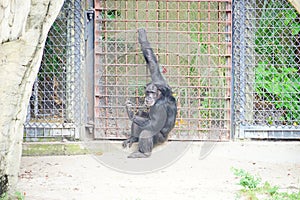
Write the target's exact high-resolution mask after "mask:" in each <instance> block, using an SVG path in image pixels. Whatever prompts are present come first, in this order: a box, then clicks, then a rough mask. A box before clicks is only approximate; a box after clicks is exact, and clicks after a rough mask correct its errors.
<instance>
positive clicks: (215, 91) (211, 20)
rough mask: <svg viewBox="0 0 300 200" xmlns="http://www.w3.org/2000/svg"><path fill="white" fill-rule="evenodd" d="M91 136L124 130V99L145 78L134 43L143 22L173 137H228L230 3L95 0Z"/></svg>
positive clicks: (134, 96) (140, 88) (137, 94)
mask: <svg viewBox="0 0 300 200" xmlns="http://www.w3.org/2000/svg"><path fill="white" fill-rule="evenodd" d="M95 10H96V14H95V118H96V119H95V137H96V138H120V137H125V136H126V135H127V134H129V133H130V121H129V120H128V117H127V114H126V110H125V102H126V100H127V99H129V100H131V102H135V104H136V105H137V106H136V107H137V109H139V108H142V107H143V101H144V99H143V98H144V97H143V96H144V86H145V85H146V83H148V82H150V80H151V79H150V77H149V75H150V73H149V72H148V71H147V70H146V65H145V61H144V58H143V56H142V54H141V50H140V46H139V44H138V41H137V29H138V28H145V29H146V30H147V32H148V39H149V41H150V42H151V44H152V48H153V50H154V52H155V54H156V56H157V57H158V60H159V62H160V64H161V71H162V73H163V75H164V77H165V78H166V79H167V81H168V83H169V85H170V86H171V87H172V89H173V92H174V96H175V97H176V99H177V104H178V113H177V121H176V127H175V129H174V130H173V131H172V135H171V138H173V139H207V140H209V139H212V140H226V139H229V137H230V102H231V98H230V93H231V89H230V88H231V1H229V0H214V1H203V0H201V1H193V0H190V1H188V0H185V1H179V0H170V1H152V0H149V1H140V0H139V1H137V0H134V1H132V0H127V1H116V0H102V1H95Z"/></svg>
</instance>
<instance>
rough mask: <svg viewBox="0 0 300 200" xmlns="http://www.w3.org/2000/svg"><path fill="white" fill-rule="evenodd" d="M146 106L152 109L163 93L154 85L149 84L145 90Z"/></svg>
mask: <svg viewBox="0 0 300 200" xmlns="http://www.w3.org/2000/svg"><path fill="white" fill-rule="evenodd" d="M145 95H146V96H145V105H146V106H147V107H151V106H153V105H154V104H155V102H156V101H157V100H158V99H159V98H160V95H161V92H160V90H159V89H158V88H157V87H156V85H154V84H153V83H148V84H147V85H146V89H145Z"/></svg>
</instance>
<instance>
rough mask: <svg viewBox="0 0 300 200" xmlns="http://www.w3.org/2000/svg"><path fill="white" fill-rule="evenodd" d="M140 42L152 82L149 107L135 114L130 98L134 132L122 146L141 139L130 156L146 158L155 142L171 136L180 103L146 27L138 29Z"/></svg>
mask: <svg viewBox="0 0 300 200" xmlns="http://www.w3.org/2000/svg"><path fill="white" fill-rule="evenodd" d="M138 33H139V43H140V44H141V48H142V51H143V55H144V58H145V60H146V63H147V66H148V68H149V70H150V73H151V79H152V82H151V83H149V84H147V86H146V91H145V92H146V97H145V105H146V106H147V107H148V109H149V111H148V112H145V111H139V112H138V113H137V114H136V115H134V112H133V111H132V107H133V106H132V104H131V103H130V102H127V104H126V109H127V113H128V117H129V119H130V120H131V121H132V125H131V136H130V138H129V139H127V140H125V141H124V142H123V147H126V146H127V145H129V147H131V145H132V143H134V142H139V144H138V151H136V152H134V153H132V154H130V155H129V156H128V157H129V158H146V157H149V156H150V155H151V152H152V148H153V146H154V145H155V144H159V143H163V142H164V141H166V140H167V139H168V134H169V132H170V131H171V130H172V129H173V128H174V125H175V120H176V114H177V106H176V100H175V98H174V97H173V96H172V91H171V88H170V87H169V86H168V85H167V83H166V81H165V79H164V78H163V76H162V74H161V73H160V71H159V65H158V62H157V59H156V57H155V55H154V53H153V50H152V48H151V46H150V43H149V42H148V40H147V36H146V31H145V29H139V30H138Z"/></svg>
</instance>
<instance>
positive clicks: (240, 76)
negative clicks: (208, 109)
mask: <svg viewBox="0 0 300 200" xmlns="http://www.w3.org/2000/svg"><path fill="white" fill-rule="evenodd" d="M233 5H234V7H233V14H234V20H233V22H234V23H233V30H234V32H233V55H234V56H233V68H234V70H235V73H234V78H235V85H234V87H235V90H234V91H235V93H234V95H235V97H234V106H233V107H234V110H235V113H234V114H235V116H234V120H233V122H234V124H233V128H234V131H235V133H236V134H235V137H236V138H258V139H259V138H261V139H299V138H300V121H297V116H298V115H300V114H299V112H300V111H299V110H289V109H287V108H282V107H279V106H278V105H279V104H280V102H284V101H285V100H284V99H282V98H280V97H276V98H275V95H273V96H274V97H272V98H273V100H271V101H270V100H268V99H266V98H265V99H263V100H262V99H259V100H257V99H256V98H257V95H261V94H262V95H264V96H266V95H269V93H271V94H272V92H273V91H274V90H275V89H276V88H275V89H272V90H271V91H261V90H259V89H258V86H257V85H258V84H265V85H267V84H270V83H271V84H272V83H273V85H275V84H278V85H281V84H282V85H283V84H288V83H290V84H295V85H297V84H298V85H299V84H300V83H299V79H298V82H297V81H296V82H285V80H283V81H282V83H278V82H272V81H267V79H268V78H269V77H267V76H264V75H263V74H262V73H260V71H259V70H258V69H259V68H258V67H259V66H260V64H261V63H263V62H266V61H264V60H265V59H266V58H265V57H267V56H269V57H270V55H268V54H267V52H264V53H263V54H261V53H259V50H260V49H259V48H261V46H259V45H261V43H260V40H261V41H266V42H265V44H263V45H262V46H263V48H265V49H266V48H269V51H271V50H273V51H274V49H277V48H278V49H279V47H280V48H289V47H288V45H287V44H285V43H288V42H290V41H293V40H297V37H299V33H298V36H297V35H294V36H292V35H291V34H290V33H285V32H283V33H282V34H281V37H282V38H284V39H282V40H279V39H277V37H278V36H276V34H278V33H277V32H276V31H277V29H276V28H277V26H280V28H281V29H285V28H286V27H288V26H292V25H291V24H293V23H296V24H297V23H298V26H299V24H300V21H299V20H298V21H297V20H296V18H297V16H294V15H295V13H296V10H295V9H294V8H293V7H292V5H291V4H290V3H289V2H288V1H285V0H277V1H274V0H250V1H249V0H240V1H235V2H234V4H233ZM266 5H272V6H274V7H270V8H268V7H266ZM275 6H278V7H275ZM264 11H265V13H266V12H270V13H271V14H268V13H267V14H265V13H264ZM272 12H273V14H272ZM280 12H283V13H289V14H291V13H294V14H291V16H286V15H284V14H281V15H279V14H278V13H280ZM275 17H276V18H275ZM293 17H295V19H293ZM298 18H299V14H298ZM262 20H273V21H274V23H273V24H275V25H273V26H271V27H267V28H268V30H269V31H270V32H271V33H273V34H272V35H269V36H268V37H263V36H264V35H259V33H261V32H262V31H264V28H265V27H264V26H267V25H265V24H262V23H261V21H262ZM280 20H281V23H280V22H278V21H280ZM287 20H290V21H287ZM277 23H278V24H277ZM259 31H261V32H259ZM263 34H264V32H263ZM278 35H279V34H278ZM276 39H277V40H276ZM269 40H273V41H275V42H276V43H271V44H269V43H268V41H269ZM278 40H279V42H278ZM279 45H281V46H279ZM290 48H293V46H290ZM265 49H264V50H265ZM275 56H278V57H280V56H281V57H284V56H285V57H287V56H289V55H288V54H287V53H285V52H280V51H279V52H277V55H275V54H274V55H273V57H275ZM296 58H297V56H296ZM273 59H274V58H273ZM299 60H300V58H299V57H298V61H295V62H297V64H298V65H299V64H300V61H299ZM269 65H270V67H269V66H263V67H265V68H264V70H265V71H268V74H269V76H272V77H275V76H276V74H277V73H280V72H279V69H281V68H288V67H290V68H293V67H294V68H296V66H295V65H293V64H290V63H284V64H282V63H279V61H277V62H276V61H274V62H273V63H272V65H271V64H269ZM271 66H274V67H273V68H271ZM270 69H276V70H277V71H276V70H275V71H276V72H272V73H271V72H269V71H270ZM263 72H264V71H263ZM259 75H260V76H259ZM287 76H294V77H295V76H297V73H295V74H292V73H288V75H287ZM257 77H260V78H262V80H260V79H258V78H257ZM273 80H275V79H273ZM296 80H297V79H296ZM263 86H264V85H263ZM270 87H271V88H272V87H273V86H270ZM283 88H284V87H283V86H282V89H281V91H276V92H277V93H275V92H273V93H275V94H283V95H284V94H288V92H286V91H285V90H284V89H283ZM295 91H297V92H298V94H299V93H300V91H299V88H298V90H297V88H296V89H295ZM269 96H271V95H269ZM269 99H270V98H269ZM260 103H261V104H263V103H265V104H267V105H268V106H265V107H263V106H260ZM290 103H295V104H296V105H300V99H299V98H298V99H297V98H293V99H292V100H291V102H290ZM259 106H260V107H259ZM276 106H277V107H276ZM279 112H281V116H280V114H276V113H279ZM284 112H293V113H295V115H296V119H295V120H294V121H292V122H290V124H288V123H289V122H286V121H287V120H284V119H283V118H284V114H283V113H284ZM276 115H277V116H276ZM278 115H279V117H278ZM268 120H269V121H268ZM298 120H299V117H298Z"/></svg>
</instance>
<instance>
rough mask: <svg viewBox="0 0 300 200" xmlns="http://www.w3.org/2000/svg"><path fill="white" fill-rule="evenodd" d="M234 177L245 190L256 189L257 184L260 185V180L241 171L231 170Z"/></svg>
mask: <svg viewBox="0 0 300 200" xmlns="http://www.w3.org/2000/svg"><path fill="white" fill-rule="evenodd" d="M232 171H233V173H234V175H236V176H238V177H240V183H239V184H240V185H241V186H243V187H244V188H245V189H248V190H253V189H256V188H257V186H258V184H260V183H261V179H260V178H256V177H254V176H253V175H251V174H249V173H248V172H246V171H245V170H243V169H235V168H232Z"/></svg>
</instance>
